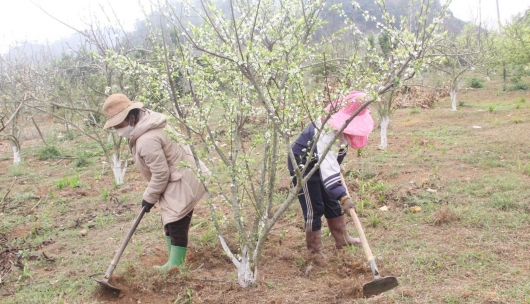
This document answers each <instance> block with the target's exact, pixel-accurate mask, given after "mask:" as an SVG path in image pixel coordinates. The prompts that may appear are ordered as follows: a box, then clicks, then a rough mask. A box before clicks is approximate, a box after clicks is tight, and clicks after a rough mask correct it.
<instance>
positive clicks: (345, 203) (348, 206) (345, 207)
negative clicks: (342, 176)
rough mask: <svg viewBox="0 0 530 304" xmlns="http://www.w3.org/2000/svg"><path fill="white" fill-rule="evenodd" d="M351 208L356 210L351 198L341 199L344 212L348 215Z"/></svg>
mask: <svg viewBox="0 0 530 304" xmlns="http://www.w3.org/2000/svg"><path fill="white" fill-rule="evenodd" d="M351 208H353V210H355V211H357V210H356V208H355V204H354V203H353V201H352V199H351V198H349V197H348V198H347V199H344V200H343V201H342V210H343V211H344V213H346V214H347V215H348V216H349V215H350V209H351Z"/></svg>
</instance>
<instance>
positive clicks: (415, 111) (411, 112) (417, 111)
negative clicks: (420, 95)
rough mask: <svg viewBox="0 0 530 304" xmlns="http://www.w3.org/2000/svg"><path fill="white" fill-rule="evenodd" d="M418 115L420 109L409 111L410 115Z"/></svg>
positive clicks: (415, 108)
mask: <svg viewBox="0 0 530 304" xmlns="http://www.w3.org/2000/svg"><path fill="white" fill-rule="evenodd" d="M419 113H420V109H418V107H414V108H413V109H412V110H410V114H419Z"/></svg>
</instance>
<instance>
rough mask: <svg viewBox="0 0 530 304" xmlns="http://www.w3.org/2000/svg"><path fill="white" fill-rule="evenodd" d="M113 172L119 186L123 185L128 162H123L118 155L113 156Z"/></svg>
mask: <svg viewBox="0 0 530 304" xmlns="http://www.w3.org/2000/svg"><path fill="white" fill-rule="evenodd" d="M112 172H113V173H114V180H115V181H116V184H117V185H121V184H123V180H124V177H125V172H127V160H125V161H123V166H122V162H121V161H120V158H119V156H118V155H116V153H114V154H113V155H112Z"/></svg>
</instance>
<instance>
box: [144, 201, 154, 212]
mask: <svg viewBox="0 0 530 304" xmlns="http://www.w3.org/2000/svg"><path fill="white" fill-rule="evenodd" d="M153 206H154V204H150V203H148V202H147V201H146V200H142V208H145V212H147V213H148V212H149V211H151V208H153Z"/></svg>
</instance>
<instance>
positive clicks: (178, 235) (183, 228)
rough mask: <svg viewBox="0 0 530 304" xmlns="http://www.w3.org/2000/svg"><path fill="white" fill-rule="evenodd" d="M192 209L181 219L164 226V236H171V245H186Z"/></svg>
mask: <svg viewBox="0 0 530 304" xmlns="http://www.w3.org/2000/svg"><path fill="white" fill-rule="evenodd" d="M192 216H193V210H191V211H190V213H188V214H186V216H185V217H183V218H182V219H180V220H178V221H176V222H172V223H168V224H166V225H165V226H164V232H165V233H166V236H169V237H170V238H171V245H172V246H179V247H188V231H189V229H190V222H191V217H192Z"/></svg>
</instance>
